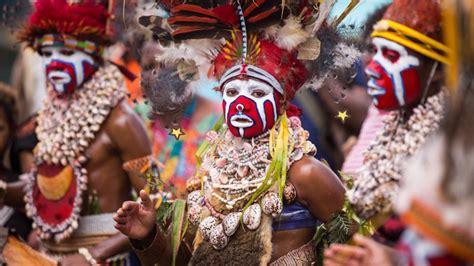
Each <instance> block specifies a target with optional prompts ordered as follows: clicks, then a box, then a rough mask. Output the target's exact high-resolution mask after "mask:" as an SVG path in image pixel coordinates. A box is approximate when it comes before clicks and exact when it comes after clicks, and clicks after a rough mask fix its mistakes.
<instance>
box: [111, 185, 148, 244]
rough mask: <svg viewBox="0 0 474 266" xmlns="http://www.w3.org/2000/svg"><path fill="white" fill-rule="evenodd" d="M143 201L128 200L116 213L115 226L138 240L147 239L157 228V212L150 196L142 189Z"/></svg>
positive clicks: (141, 197) (141, 196)
mask: <svg viewBox="0 0 474 266" xmlns="http://www.w3.org/2000/svg"><path fill="white" fill-rule="evenodd" d="M140 199H141V200H142V203H141V204H140V203H137V202H133V201H126V202H124V203H123V205H122V208H120V209H118V211H117V213H116V214H115V215H114V221H115V222H116V223H117V224H115V228H116V229H117V230H119V231H120V232H122V233H123V234H124V235H126V236H128V237H130V238H132V239H137V240H143V239H145V238H146V237H147V236H148V234H150V232H151V231H152V230H153V229H154V228H155V219H156V213H155V208H154V206H153V202H152V201H151V199H150V196H149V195H148V194H147V193H146V192H145V191H144V190H141V191H140Z"/></svg>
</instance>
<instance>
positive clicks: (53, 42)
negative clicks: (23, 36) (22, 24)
mask: <svg viewBox="0 0 474 266" xmlns="http://www.w3.org/2000/svg"><path fill="white" fill-rule="evenodd" d="M42 46H64V47H67V48H70V49H75V50H79V51H82V52H85V53H87V54H90V55H92V56H101V55H102V53H103V52H104V47H103V46H101V45H98V44H96V43H94V42H91V41H80V40H77V39H76V38H74V37H72V36H69V35H58V34H45V35H43V36H42V37H41V38H37V39H35V43H34V48H35V49H36V50H38V49H39V48H40V47H42Z"/></svg>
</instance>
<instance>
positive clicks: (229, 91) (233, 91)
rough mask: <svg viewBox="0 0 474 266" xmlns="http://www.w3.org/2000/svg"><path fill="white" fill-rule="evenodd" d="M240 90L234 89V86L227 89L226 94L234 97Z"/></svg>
mask: <svg viewBox="0 0 474 266" xmlns="http://www.w3.org/2000/svg"><path fill="white" fill-rule="evenodd" d="M238 93H239V92H238V91H237V90H236V89H234V88H229V89H227V90H226V91H225V94H226V95H227V96H228V97H234V96H236V95H237V94H238Z"/></svg>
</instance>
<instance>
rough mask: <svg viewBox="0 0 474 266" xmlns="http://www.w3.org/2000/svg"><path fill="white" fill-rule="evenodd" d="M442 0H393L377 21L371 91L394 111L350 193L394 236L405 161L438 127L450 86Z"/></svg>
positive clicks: (358, 207) (362, 211) (365, 214)
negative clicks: (394, 211)
mask: <svg viewBox="0 0 474 266" xmlns="http://www.w3.org/2000/svg"><path fill="white" fill-rule="evenodd" d="M441 39H442V29H441V7H440V1H439V0H427V1H416V0H394V1H393V3H392V4H391V6H390V7H389V8H388V9H387V11H386V12H385V14H384V17H383V19H382V20H381V21H380V22H378V23H377V24H376V25H375V26H374V31H373V33H372V44H373V48H374V50H375V54H374V56H373V58H372V60H371V62H370V63H369V65H368V66H367V68H366V73H367V75H368V76H369V82H368V87H369V88H368V92H369V94H370V95H371V96H372V97H373V104H374V105H375V106H376V107H377V108H378V109H380V110H384V111H393V112H392V113H391V114H390V115H388V117H387V118H385V120H384V127H383V129H382V130H381V132H380V133H379V135H378V136H377V138H376V140H375V142H374V143H373V144H372V145H371V146H370V147H369V149H368V150H367V151H366V152H365V154H364V156H365V158H364V167H363V168H362V169H361V170H360V172H359V173H358V174H356V175H355V176H354V184H353V187H352V189H351V190H349V191H348V199H349V201H350V203H351V204H352V207H353V208H354V210H355V211H356V213H357V214H358V215H359V216H360V217H361V218H363V219H368V220H371V221H372V222H374V225H375V226H380V225H381V224H384V223H385V222H387V223H386V226H384V227H382V228H381V230H379V232H380V233H382V234H381V236H382V237H383V238H385V239H384V240H388V241H396V240H397V238H398V237H399V236H400V233H401V231H402V230H403V227H402V226H401V224H400V222H399V221H398V219H397V218H396V217H393V219H389V220H388V221H387V217H390V215H391V213H392V205H393V203H394V201H395V200H396V198H397V196H398V189H399V185H400V184H399V182H400V178H401V170H402V166H403V163H404V161H405V160H406V159H407V158H409V157H410V156H412V155H414V154H415V153H416V152H417V151H418V149H419V148H420V147H421V145H422V144H423V143H424V142H425V140H426V138H427V137H428V136H429V135H430V134H432V133H433V132H434V131H436V130H437V128H438V126H439V122H440V120H441V119H442V117H443V113H444V102H445V97H446V92H445V89H444V78H443V77H444V75H443V72H442V68H441V67H440V66H441V64H447V63H449V62H448V57H447V54H448V52H449V49H448V48H447V47H446V45H444V44H443V43H442V42H441ZM420 178H421V177H420Z"/></svg>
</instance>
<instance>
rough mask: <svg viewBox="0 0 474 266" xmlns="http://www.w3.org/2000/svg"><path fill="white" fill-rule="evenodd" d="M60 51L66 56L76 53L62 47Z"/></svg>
mask: <svg viewBox="0 0 474 266" xmlns="http://www.w3.org/2000/svg"><path fill="white" fill-rule="evenodd" d="M59 53H60V54H62V55H65V56H71V55H73V54H74V51H73V50H69V49H61V50H59Z"/></svg>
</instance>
